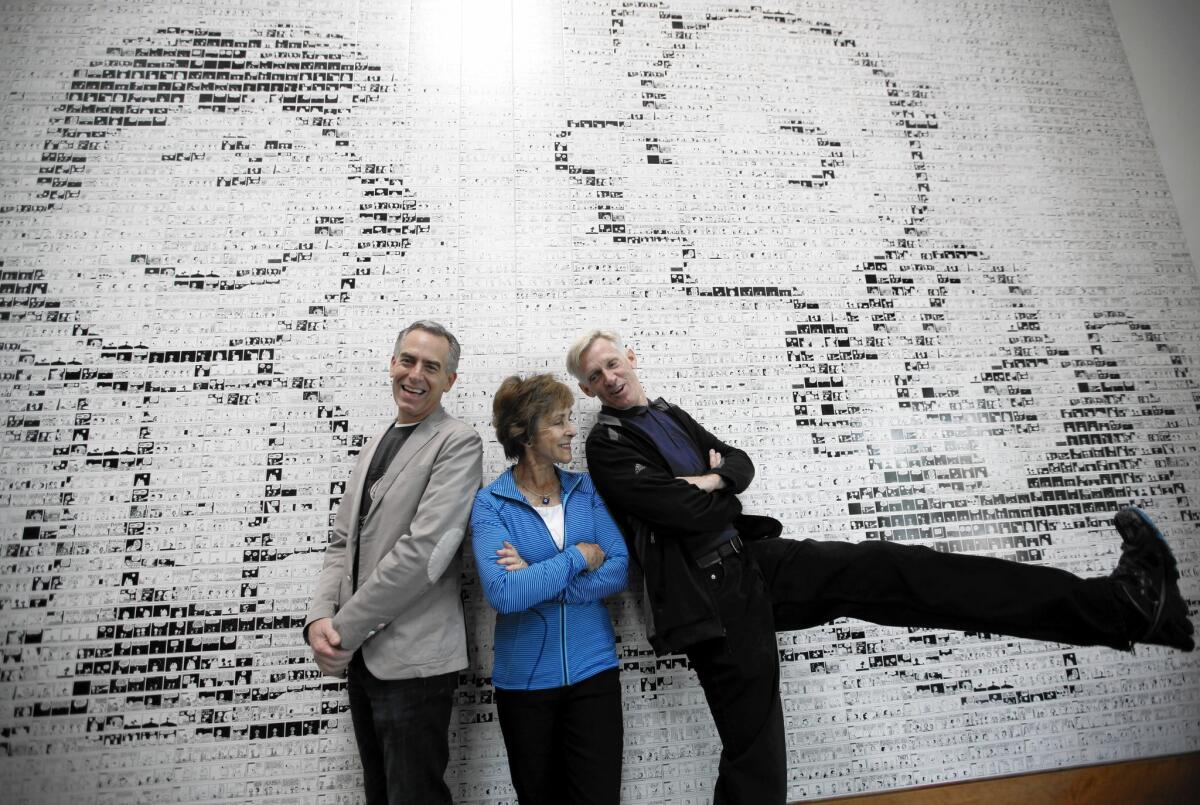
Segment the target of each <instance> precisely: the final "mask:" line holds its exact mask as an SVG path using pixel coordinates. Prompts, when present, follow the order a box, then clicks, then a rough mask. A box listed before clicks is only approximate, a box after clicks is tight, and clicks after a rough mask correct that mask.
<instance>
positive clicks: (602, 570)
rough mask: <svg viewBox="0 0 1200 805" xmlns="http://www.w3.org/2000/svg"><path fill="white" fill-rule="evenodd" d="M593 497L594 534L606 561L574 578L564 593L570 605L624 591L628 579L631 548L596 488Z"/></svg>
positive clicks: (592, 493)
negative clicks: (626, 544) (626, 543)
mask: <svg viewBox="0 0 1200 805" xmlns="http://www.w3.org/2000/svg"><path fill="white" fill-rule="evenodd" d="M591 498H592V499H591V506H592V527H593V529H594V531H593V536H594V537H595V540H596V544H597V545H599V546H600V548H601V549H602V550H603V551H604V562H603V563H602V564H601V565H600V567H598V568H596V570H594V571H592V572H591V573H581V574H579V575H578V576H576V577H575V578H573V579H571V583H570V584H568V585H567V589H566V592H565V594H564V596H563V598H564V600H565V601H566V602H567V603H568V604H584V603H588V602H590V601H599V600H601V599H603V598H607V597H608V596H610V595H613V594H615V593H619V592H621V590H624V589H625V586H626V584H628V582H629V549H628V548H627V547H625V539H624V537H622V536H621V530H620V529H619V528H617V524H616V522H614V521H613V517H612V515H611V514H609V512H608V507H607V506H605V505H604V499H603V498H602V497H600V495H599V493H598V492H596V491H595V489H592V490H591Z"/></svg>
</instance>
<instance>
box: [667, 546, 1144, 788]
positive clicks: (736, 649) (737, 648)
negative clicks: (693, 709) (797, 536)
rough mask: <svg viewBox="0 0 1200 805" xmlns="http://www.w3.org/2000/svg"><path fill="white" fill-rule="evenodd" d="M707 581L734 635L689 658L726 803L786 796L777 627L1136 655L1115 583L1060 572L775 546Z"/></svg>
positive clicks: (912, 552)
mask: <svg viewBox="0 0 1200 805" xmlns="http://www.w3.org/2000/svg"><path fill="white" fill-rule="evenodd" d="M700 572H703V573H704V574H705V575H706V576H707V580H708V582H709V584H711V585H712V588H713V592H714V594H715V596H716V600H717V606H718V609H719V611H720V615H721V622H722V625H723V626H724V627H725V637H724V638H719V639H716V640H708V641H704V642H702V643H698V644H696V645H695V646H692V647H690V648H689V649H688V651H687V652H686V653H687V656H688V659H689V660H690V662H691V664H692V667H693V668H695V669H696V675H697V677H699V679H700V685H701V687H703V689H704V694H705V697H706V698H707V700H708V704H709V709H710V710H711V711H712V715H713V721H714V722H715V723H716V726H717V732H718V733H719V734H720V736H721V742H722V745H723V749H722V752H721V761H720V767H719V771H718V776H717V783H716V791H715V795H714V802H716V803H718V805H725V803H744V805H761V804H766V805H770V804H771V803H782V802H784V801H785V799H786V796H787V756H786V743H785V740H784V732H783V712H782V708H781V705H780V701H779V651H778V648H777V645H776V641H775V630H776V629H780V630H787V629H803V628H805V627H809V626H816V625H818V624H822V623H828V622H829V621H831V620H834V619H835V618H841V617H853V618H860V619H862V620H867V621H872V622H874V623H881V624H888V625H893V626H924V627H931V628H941V629H955V630H961V631H976V632H989V633H996V634H1005V635H1010V636H1013V637H1026V638H1032V639H1035V640H1053V641H1057V642H1061V643H1073V644H1076V645H1105V646H1111V647H1113V648H1126V647H1127V646H1128V636H1129V626H1128V625H1127V624H1126V623H1125V620H1124V617H1123V614H1122V611H1123V608H1122V606H1121V604H1120V601H1119V598H1118V594H1119V593H1118V590H1117V588H1116V585H1115V584H1114V582H1113V581H1112V580H1111V579H1109V578H1107V577H1103V578H1095V579H1081V578H1079V577H1078V576H1075V575H1073V574H1071V573H1067V572H1066V571H1063V570H1058V569H1056V568H1049V567H1041V566H1038V565H1028V564H1023V563H1019V562H1007V561H1004V560H1001V559H993V558H990V557H981V556H969V555H966V554H953V553H941V552H938V551H934V550H931V549H929V548H924V547H915V546H905V545H898V544H896V543H892V542H877V541H871V542H861V543H846V542H818V541H814V540H788V539H770V540H762V541H758V542H750V543H747V547H746V550H745V552H744V553H742V554H741V555H738V556H732V557H730V558H728V559H726V560H725V561H724V562H722V563H720V564H718V565H714V566H713V567H711V568H708V569H706V570H703V571H700Z"/></svg>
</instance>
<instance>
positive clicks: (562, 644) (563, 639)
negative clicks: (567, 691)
mask: <svg viewBox="0 0 1200 805" xmlns="http://www.w3.org/2000/svg"><path fill="white" fill-rule="evenodd" d="M574 490H575V487H574V486H572V487H571V488H570V489H568V490H566V491H565V492H564V493H563V496H562V500H561V501H559V502H560V504H561V505H562V509H563V546H562V547H561V548H559V549H558V552H559V553H562V552H563V551H565V550H566V549H567V498H569V497H570V496H571V492H573V491H574ZM521 502H522V503H524V504H525V505H526V506H529V508H531V509H532V508H533V506H532V505H531V504H530V503H529V501H527V500H525V498H524V497H522V498H521ZM534 515H535V516H536V517H537V518H538V520H541V523H542V527H543V528H545V529H546V536H548V537H549V538H550V541H551V542H554V534H552V533H550V526H548V525H547V524H546V521H545V520H543V519H542V516H541V515H540V514H538V513H537V512H536V511H535V512H534ZM556 547H557V546H556ZM558 641H559V643H558V645H559V656H560V657H561V658H562V677H561V678H562V680H563V684H564V685H569V684H571V682H570V679H571V674H570V671H569V669H568V667H567V661H568V658H567V602H566V601H559V602H558Z"/></svg>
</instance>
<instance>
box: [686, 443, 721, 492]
mask: <svg viewBox="0 0 1200 805" xmlns="http://www.w3.org/2000/svg"><path fill="white" fill-rule="evenodd" d="M724 460H725V457H724V456H722V455H721V454H720V453H718V452H717V451H716V450H709V451H708V468H709V469H710V470H715V469H716V468H717V467H719V466H721V463H722V462H723V461H724ZM676 478H678V479H679V480H680V481H687V482H688V483H689V484H691V485H692V486H694V487H696V488H697V489H699V490H700V491H701V492H716V491H717V490H718V489H724V488H725V479H724V478H722V477H721V476H720V475H717V474H716V473H715V472H706V473H705V474H704V475H678V476H676Z"/></svg>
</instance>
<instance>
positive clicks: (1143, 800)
mask: <svg viewBox="0 0 1200 805" xmlns="http://www.w3.org/2000/svg"><path fill="white" fill-rule="evenodd" d="M807 802H808V803H809V804H810V805H811V803H812V802H821V803H831V805H832V804H833V803H836V805H1043V803H1045V804H1046V805H1117V804H1118V803H1119V804H1120V805H1126V804H1128V805H1160V803H1161V805H1184V804H1185V803H1192V802H1200V752H1192V753H1189V754H1186V755H1170V756H1167V757H1160V758H1150V759H1148V760H1131V761H1126V762H1123V763H1108V764H1105V765H1102V766H1082V767H1078V768H1073V769H1062V770H1059V771H1047V772H1038V773H1036V774H1021V775H1015V776H1012V777H998V778H994V779H990V780H972V781H969V782H962V783H948V784H945V785H933V786H924V787H921V788H910V789H905V790H904V791H888V792H883V793H879V794H867V795H863V796H853V797H835V798H833V799H820V800H808V801H807Z"/></svg>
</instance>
